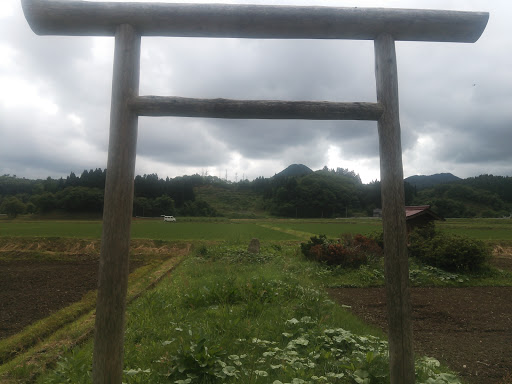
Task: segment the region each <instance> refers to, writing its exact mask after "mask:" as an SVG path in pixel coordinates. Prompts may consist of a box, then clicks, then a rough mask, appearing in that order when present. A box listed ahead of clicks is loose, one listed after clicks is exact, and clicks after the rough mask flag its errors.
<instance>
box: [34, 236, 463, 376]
mask: <svg viewBox="0 0 512 384" xmlns="http://www.w3.org/2000/svg"><path fill="white" fill-rule="evenodd" d="M283 247H284V248H283ZM318 268H319V267H318V266H316V265H314V264H311V263H309V262H306V261H305V260H303V259H302V258H301V257H300V255H299V254H298V249H297V247H292V246H282V245H280V244H277V243H274V244H273V245H269V246H267V247H265V248H264V249H263V250H262V252H261V253H260V254H258V255H253V254H249V253H247V252H246V251H245V250H244V249H243V248H240V247H239V246H226V245H220V246H215V247H206V246H202V247H199V248H198V249H197V254H196V255H195V256H194V257H190V258H188V259H187V260H185V261H184V262H183V263H182V264H181V266H180V267H179V268H178V269H177V270H176V271H175V272H174V273H173V274H172V275H171V276H170V277H169V278H167V279H165V280H164V281H162V283H161V284H159V285H158V287H157V288H156V289H154V290H152V291H150V292H147V293H146V294H144V295H143V296H142V297H140V298H139V299H138V300H137V301H135V302H134V303H133V304H132V305H131V306H130V307H129V309H128V316H127V317H128V321H127V329H126V338H125V370H124V378H123V382H125V383H177V384H186V383H275V384H279V383H316V382H318V383H354V382H361V383H363V382H371V383H386V382H389V375H388V368H387V367H388V361H387V359H388V358H387V343H386V342H385V341H384V339H383V334H382V332H381V331H379V330H376V329H374V328H371V327H369V326H368V325H366V324H364V323H362V322H361V321H359V320H358V319H357V318H355V317H354V316H353V315H351V314H350V313H349V312H347V311H346V310H344V309H343V308H341V307H340V306H338V305H336V304H334V303H333V302H332V301H331V300H329V298H328V296H326V294H325V293H324V292H323V290H322V289H321V276H319V275H318V274H317V273H315V272H316V271H317V270H318ZM91 350H92V345H91V344H90V343H89V344H87V345H85V346H83V347H82V348H80V349H78V350H74V351H73V352H71V353H70V354H68V355H66V356H64V357H63V358H62V359H61V360H60V361H59V363H58V365H57V367H56V369H55V370H53V371H52V372H50V373H49V374H48V375H45V376H41V377H40V378H39V381H38V382H39V383H60V382H64V381H65V380H67V378H70V377H71V378H73V382H76V383H88V382H89V380H90V367H91ZM417 372H418V379H419V381H418V382H422V381H423V382H425V380H426V378H427V377H431V378H437V377H439V374H440V370H439V368H438V367H437V365H436V362H435V361H434V360H428V359H427V360H425V359H423V360H420V361H418V367H417ZM446 377H452V376H446ZM365 379H368V380H367V381H364V380H365ZM452 379H453V380H451V381H447V382H452V383H456V382H458V381H456V380H455V378H453V377H452Z"/></svg>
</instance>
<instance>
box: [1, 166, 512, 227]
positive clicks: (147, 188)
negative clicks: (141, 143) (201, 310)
mask: <svg viewBox="0 0 512 384" xmlns="http://www.w3.org/2000/svg"><path fill="white" fill-rule="evenodd" d="M106 173H107V171H106V170H102V169H99V168H98V169H95V170H89V171H87V170H84V171H83V172H82V174H81V175H76V174H75V173H73V172H71V173H70V175H69V176H67V177H66V178H59V179H52V178H50V177H48V178H46V179H42V180H41V179H39V180H30V179H25V178H18V177H16V176H11V175H3V176H0V213H3V214H8V215H9V216H11V217H15V216H16V215H18V214H23V213H29V214H30V213H38V214H43V215H44V214H50V213H52V212H65V213H70V214H76V213H88V214H93V215H94V214H97V215H98V216H99V215H101V213H102V210H103V194H104V188H105V178H106ZM204 186H213V187H214V188H215V189H216V191H217V192H219V191H220V193H221V194H222V193H225V194H229V193H233V191H237V192H243V191H247V192H250V193H251V196H259V197H261V200H262V205H263V207H262V208H263V210H264V212H266V214H268V215H271V216H277V217H297V218H299V217H300V218H305V217H318V218H320V217H325V218H332V217H351V216H372V214H373V210H374V209H375V208H380V207H381V197H380V182H379V181H372V182H370V183H368V184H363V183H362V182H361V179H360V177H359V175H358V174H356V173H355V172H354V171H349V170H348V169H343V168H337V169H329V168H327V167H324V168H323V169H321V170H319V171H315V172H310V173H306V174H302V175H286V174H285V173H283V172H282V173H280V174H278V175H275V176H274V177H270V178H264V177H258V178H256V179H254V180H253V181H248V180H240V181H238V182H236V183H233V182H229V181H226V180H223V179H220V178H218V177H215V176H201V175H198V174H195V175H191V176H179V177H175V178H165V179H162V178H159V177H158V175H157V174H149V175H142V176H140V175H138V176H136V177H135V179H134V187H135V194H134V203H133V215H134V216H143V217H156V216H160V215H179V216H222V215H223V212H222V210H221V209H217V208H216V206H215V202H214V201H211V200H209V202H206V201H205V200H203V199H201V198H198V196H196V192H195V191H196V190H197V188H200V187H204ZM404 189H405V203H406V205H426V204H428V205H431V206H432V208H433V210H434V211H435V212H437V213H438V214H439V215H441V216H443V217H503V216H509V215H510V212H511V210H512V178H511V177H503V176H493V175H480V176H478V177H473V178H468V179H464V180H460V181H458V182H453V183H447V184H438V185H435V186H433V187H429V188H424V189H418V188H416V187H415V186H412V185H411V184H409V183H407V182H404Z"/></svg>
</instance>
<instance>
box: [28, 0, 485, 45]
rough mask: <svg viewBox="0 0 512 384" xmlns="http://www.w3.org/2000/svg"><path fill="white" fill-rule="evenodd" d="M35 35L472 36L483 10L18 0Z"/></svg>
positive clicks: (431, 38)
mask: <svg viewBox="0 0 512 384" xmlns="http://www.w3.org/2000/svg"><path fill="white" fill-rule="evenodd" d="M22 5H23V10H24V13H25V17H26V18H27V20H28V22H29V24H30V26H31V28H32V30H33V31H34V32H35V33H36V34H39V35H66V36H114V35H115V32H116V28H117V27H118V26H119V25H121V24H129V25H131V26H132V27H133V28H134V29H135V30H136V31H137V33H138V34H140V35H141V36H174V37H231V38H237V37H238V38H257V39H353V40H375V39H376V38H377V36H379V35H381V34H383V33H387V34H390V35H391V36H393V39H394V40H395V41H400V40H403V41H437V42H461V43H473V42H475V41H477V40H478V38H479V37H480V35H481V34H482V32H483V31H484V29H485V27H486V25H487V21H488V19H489V14H488V13H487V12H460V11H444V10H419V9H388V8H340V7H318V6H315V7H313V6H277V5H243V4H236V5H228V4H173V3H112V2H88V1H62V0H22Z"/></svg>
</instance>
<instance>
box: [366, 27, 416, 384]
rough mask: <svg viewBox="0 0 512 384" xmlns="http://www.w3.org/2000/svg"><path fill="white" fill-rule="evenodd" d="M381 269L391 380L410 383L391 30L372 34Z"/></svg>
mask: <svg viewBox="0 0 512 384" xmlns="http://www.w3.org/2000/svg"><path fill="white" fill-rule="evenodd" d="M375 77H376V81H377V101H378V102H379V103H381V104H382V105H383V107H384V113H383V114H382V116H381V117H380V119H379V120H378V123H377V126H378V131H379V152H380V180H381V197H382V226H383V232H384V269H385V274H386V300H387V309H388V321H389V328H388V329H389V331H388V340H389V359H390V364H389V365H390V382H391V383H394V384H395V383H396V384H398V383H400V384H402V383H403V384H410V383H414V379H415V377H414V354H413V347H412V323H411V302H410V289H409V260H408V257H407V235H406V233H407V231H406V224H405V197H404V182H403V180H404V174H403V166H402V145H401V138H400V118H399V108H398V77H397V65H396V53H395V41H394V39H393V37H392V36H391V35H389V34H382V35H380V36H378V37H377V38H376V39H375Z"/></svg>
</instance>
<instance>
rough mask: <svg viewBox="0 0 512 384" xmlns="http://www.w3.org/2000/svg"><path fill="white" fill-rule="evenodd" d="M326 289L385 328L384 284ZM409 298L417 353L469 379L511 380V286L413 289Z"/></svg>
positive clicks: (476, 383)
mask: <svg viewBox="0 0 512 384" xmlns="http://www.w3.org/2000/svg"><path fill="white" fill-rule="evenodd" d="M330 294H331V296H332V297H333V298H334V299H335V300H336V301H337V302H338V303H340V304H344V305H349V306H351V310H352V311H353V312H354V313H355V314H356V315H358V316H359V317H361V318H362V319H363V320H365V321H366V322H368V323H371V324H374V325H376V326H378V327H380V328H382V329H383V330H385V331H386V330H387V312H386V297H385V291H384V288H336V289H331V290H330ZM411 301H412V305H413V313H412V318H413V332H414V348H415V353H416V354H419V355H426V356H432V357H435V358H437V359H438V360H440V361H441V362H443V363H445V364H446V365H448V366H449V367H450V368H451V369H452V370H454V371H456V372H458V373H459V375H460V376H461V377H462V379H463V380H465V381H467V382H468V383H474V384H482V383H486V384H495V383H504V384H505V383H512V380H510V378H511V377H512V376H510V375H511V374H512V287H471V288H412V290H411ZM506 376H508V380H503V378H504V377H506Z"/></svg>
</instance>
